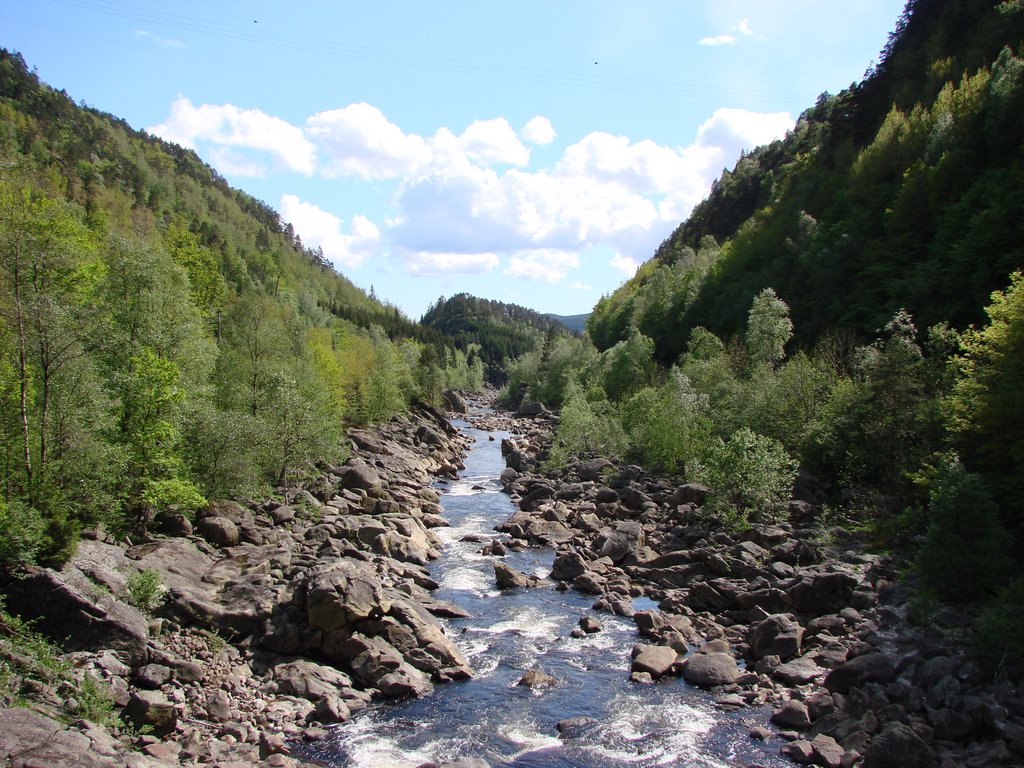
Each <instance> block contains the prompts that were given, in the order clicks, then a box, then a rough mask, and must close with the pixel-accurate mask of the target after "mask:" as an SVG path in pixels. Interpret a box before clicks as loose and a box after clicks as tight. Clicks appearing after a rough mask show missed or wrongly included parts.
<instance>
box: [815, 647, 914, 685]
mask: <svg viewBox="0 0 1024 768" xmlns="http://www.w3.org/2000/svg"><path fill="white" fill-rule="evenodd" d="M895 677H896V665H895V664H894V663H893V660H892V659H891V658H889V657H888V656H886V655H885V654H884V653H865V654H864V655H863V656H855V657H854V658H852V659H850V660H849V661H847V662H845V663H843V664H840V665H839V666H838V667H836V668H835V669H833V670H832V671H831V672H829V673H828V677H826V678H825V687H826V688H828V689H829V690H830V691H832V692H833V693H844V694H845V693H849V692H850V690H851V689H852V688H860V687H862V686H863V685H864V684H865V683H883V684H884V683H889V682H892V680H893V679H894V678H895Z"/></svg>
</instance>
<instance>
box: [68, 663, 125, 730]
mask: <svg viewBox="0 0 1024 768" xmlns="http://www.w3.org/2000/svg"><path fill="white" fill-rule="evenodd" d="M74 699H75V701H76V702H77V706H76V707H75V708H74V710H73V711H72V712H71V713H70V714H71V715H73V716H74V717H76V718H79V719H82V720H88V721H89V722H91V723H96V724H97V725H102V726H113V725H117V724H118V723H119V722H120V720H119V718H118V717H117V715H116V714H115V713H114V694H113V692H112V691H111V690H110V686H108V685H107V684H106V683H103V682H101V681H99V680H97V679H96V678H94V677H93V676H92V675H89V674H86V675H83V676H82V678H81V680H80V681H79V683H78V690H77V691H75V696H74Z"/></svg>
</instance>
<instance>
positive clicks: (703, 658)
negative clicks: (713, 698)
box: [682, 653, 740, 688]
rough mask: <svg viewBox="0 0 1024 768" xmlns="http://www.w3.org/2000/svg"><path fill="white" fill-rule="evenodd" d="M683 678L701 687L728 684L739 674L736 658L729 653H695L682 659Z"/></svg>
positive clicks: (734, 680)
mask: <svg viewBox="0 0 1024 768" xmlns="http://www.w3.org/2000/svg"><path fill="white" fill-rule="evenodd" d="M682 671H683V679H684V680H686V682H688V683H691V684H693V685H697V686H701V687H702V688H712V687H714V686H716V685H730V684H732V683H734V682H736V678H738V677H739V676H740V670H739V667H737V666H736V659H734V658H733V657H732V654H729V653H695V654H694V655H692V656H690V657H688V658H687V659H685V660H684V661H683V664H682Z"/></svg>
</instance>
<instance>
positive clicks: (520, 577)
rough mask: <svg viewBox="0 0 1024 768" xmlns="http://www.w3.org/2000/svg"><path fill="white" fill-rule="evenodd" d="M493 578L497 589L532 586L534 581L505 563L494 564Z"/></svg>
mask: <svg viewBox="0 0 1024 768" xmlns="http://www.w3.org/2000/svg"><path fill="white" fill-rule="evenodd" d="M494 579H495V581H497V583H498V589H518V588H523V587H529V586H532V585H533V583H534V582H533V581H532V580H531V579H530V577H529V576H527V575H526V574H525V573H523V572H522V571H517V570H516V569H515V568H513V567H512V566H511V565H506V564H505V563H495V564H494Z"/></svg>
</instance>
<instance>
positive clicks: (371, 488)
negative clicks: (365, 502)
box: [339, 461, 384, 496]
mask: <svg viewBox="0 0 1024 768" xmlns="http://www.w3.org/2000/svg"><path fill="white" fill-rule="evenodd" d="M339 485H340V486H341V487H342V488H346V489H348V490H360V491H365V492H366V494H367V495H368V496H378V495H380V492H381V490H382V489H383V487H384V486H383V483H382V481H381V479H380V475H379V474H377V470H375V469H374V468H373V467H371V466H370V465H369V464H367V463H365V462H362V461H352V462H350V463H349V464H348V466H346V467H345V471H344V473H343V474H342V476H341V482H340V483H339Z"/></svg>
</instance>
